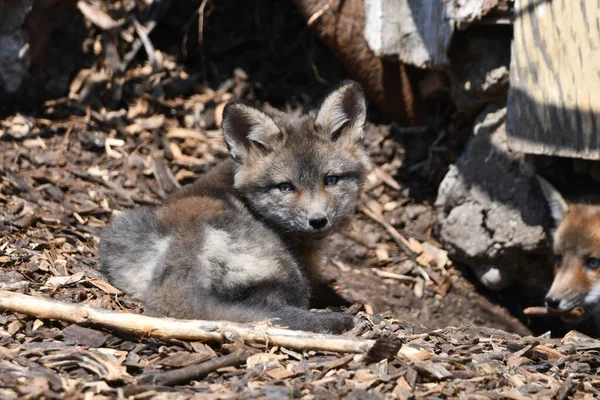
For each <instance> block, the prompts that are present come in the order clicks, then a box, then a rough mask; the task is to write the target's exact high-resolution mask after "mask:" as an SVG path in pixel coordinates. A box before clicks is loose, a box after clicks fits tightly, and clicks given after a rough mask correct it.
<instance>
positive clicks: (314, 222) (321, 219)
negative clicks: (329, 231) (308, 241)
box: [308, 215, 328, 229]
mask: <svg viewBox="0 0 600 400" xmlns="http://www.w3.org/2000/svg"><path fill="white" fill-rule="evenodd" d="M327 222H328V221H327V217H326V216H324V215H315V216H313V217H310V218H309V219H308V224H309V225H310V226H311V228H313V229H321V228H325V226H326V225H327Z"/></svg>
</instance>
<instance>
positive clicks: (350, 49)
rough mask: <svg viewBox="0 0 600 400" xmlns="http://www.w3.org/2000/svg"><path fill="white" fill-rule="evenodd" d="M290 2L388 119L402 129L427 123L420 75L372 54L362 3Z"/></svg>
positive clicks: (338, 0) (340, 0)
mask: <svg viewBox="0 0 600 400" xmlns="http://www.w3.org/2000/svg"><path fill="white" fill-rule="evenodd" d="M292 2H293V4H294V5H295V6H296V8H297V9H298V10H299V11H300V13H301V14H302V15H303V17H304V18H305V19H306V20H307V25H309V26H310V28H311V29H312V30H313V31H314V32H315V33H316V34H317V36H318V37H319V38H320V39H321V40H322V41H323V43H325V45H326V46H327V47H328V48H329V49H330V50H331V51H332V53H333V54H335V56H336V57H337V58H338V59H339V60H340V62H341V63H342V64H343V65H344V67H345V68H346V69H347V70H348V73H349V74H350V75H351V76H352V78H353V79H355V80H356V81H357V82H359V83H360V84H361V86H362V87H363V88H364V90H365V92H366V94H367V96H368V97H369V99H370V100H372V101H373V102H374V103H375V104H376V105H377V107H378V108H379V109H380V110H381V112H382V113H383V114H384V115H385V116H386V117H387V118H390V119H392V120H394V121H396V122H398V123H400V124H401V125H405V126H416V125H423V124H424V123H425V122H426V118H427V113H426V112H425V110H424V108H425V106H424V104H423V102H422V99H421V95H420V93H419V89H418V87H419V80H420V79H421V77H422V76H423V75H424V74H423V72H422V71H419V70H418V69H416V68H414V67H411V66H409V65H405V64H402V63H400V62H399V61H398V60H397V58H396V59H393V60H387V59H386V60H383V59H380V58H379V57H377V56H376V55H375V54H374V53H373V52H372V51H371V49H370V48H369V46H368V44H367V41H366V39H365V37H364V35H363V31H364V27H365V10H364V3H365V2H364V0H333V1H332V0H293V1H292ZM309 21H310V24H309V23H308V22H309Z"/></svg>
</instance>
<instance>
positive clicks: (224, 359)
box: [0, 2, 600, 399]
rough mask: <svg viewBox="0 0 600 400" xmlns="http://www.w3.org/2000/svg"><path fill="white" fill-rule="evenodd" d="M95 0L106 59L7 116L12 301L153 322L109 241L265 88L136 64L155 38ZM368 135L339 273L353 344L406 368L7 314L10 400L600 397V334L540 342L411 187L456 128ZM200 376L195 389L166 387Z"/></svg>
mask: <svg viewBox="0 0 600 400" xmlns="http://www.w3.org/2000/svg"><path fill="white" fill-rule="evenodd" d="M147 3H151V2H147ZM89 4H91V6H93V7H92V9H89V8H88V9H86V13H85V16H86V18H87V19H88V25H87V29H88V32H89V38H90V43H88V44H89V46H91V47H90V48H91V49H92V52H93V54H95V57H96V59H95V61H94V63H93V65H89V66H88V67H86V68H82V69H81V70H79V72H78V73H77V74H76V75H75V76H74V77H70V78H69V79H70V85H69V93H68V94H65V96H64V97H59V98H54V99H51V100H48V101H46V102H45V103H44V104H43V106H42V107H41V109H40V110H39V112H38V113H36V114H35V116H29V115H24V114H19V113H13V114H11V115H9V116H7V117H6V118H4V119H2V120H0V268H1V270H0V271H1V273H0V289H6V290H11V291H16V292H21V293H26V294H30V295H33V296H39V297H47V298H52V299H55V300H59V301H63V302H69V303H81V304H89V305H92V306H96V307H102V308H106V309H110V310H119V311H127V312H131V313H142V312H143V305H142V304H140V303H138V302H137V301H135V300H133V299H131V298H129V297H128V296H127V295H126V294H124V293H122V292H121V291H120V290H119V289H117V288H115V287H113V286H112V285H110V284H109V283H108V282H107V281H106V280H105V279H104V278H103V277H102V276H101V275H100V274H99V272H98V271H97V270H96V265H97V246H98V240H99V239H98V238H99V233H100V232H101V230H102V228H103V227H104V226H106V224H107V222H108V220H109V218H110V216H111V215H112V213H113V212H115V211H117V212H118V211H119V210H123V209H127V208H132V207H139V206H144V205H156V204H160V202H161V201H162V200H163V199H164V198H165V197H166V196H167V195H168V194H169V193H171V192H172V191H173V190H176V189H177V188H178V187H180V186H182V185H185V184H187V183H190V182H192V181H193V180H194V179H195V178H196V177H197V176H198V175H199V174H201V173H203V172H205V171H207V170H209V169H210V168H211V167H213V166H214V165H215V164H216V163H218V162H219V161H220V160H222V159H224V158H226V157H227V151H226V147H225V145H224V142H223V139H222V137H221V134H220V131H219V125H220V113H221V111H222V108H223V107H224V105H225V104H226V102H227V101H229V100H231V99H238V98H246V97H252V98H253V96H255V94H256V93H257V90H256V89H257V88H258V85H257V84H256V83H255V82H253V80H252V78H251V77H250V76H248V74H247V73H246V72H245V71H244V70H242V69H236V70H235V71H233V73H232V74H231V76H230V77H228V78H224V79H223V80H222V82H221V83H220V85H219V86H218V87H216V88H210V87H209V86H208V85H199V84H198V80H197V79H192V78H191V77H190V76H191V75H190V72H189V71H188V70H187V69H186V68H185V67H184V66H182V65H180V64H179V63H178V61H177V59H176V58H175V57H173V56H170V55H169V54H167V53H164V52H162V51H158V50H154V52H153V54H154V57H150V58H149V59H145V57H146V56H144V55H143V54H144V52H143V50H141V51H140V53H141V55H136V56H135V57H134V55H132V53H131V49H132V48H134V47H135V43H136V41H135V37H136V35H139V32H140V28H139V26H138V27H137V29H136V27H135V23H134V22H132V20H130V19H127V18H125V17H126V15H125V14H126V12H125V11H124V9H122V8H119V7H118V6H119V4H121V3H120V2H112V3H111V4H110V5H106V4H104V3H102V4H100V3H99V2H98V3H97V2H90V3H89ZM107 7H108V8H107ZM207 10H208V9H207ZM124 13H125V14H124ZM108 15H113V16H115V18H114V19H115V20H117V21H118V22H119V24H122V25H120V26H121V27H120V28H118V29H120V31H119V35H117V37H118V40H116V39H115V37H114V36H111V40H106V35H105V33H104V32H103V30H102V28H100V27H98V24H101V23H110V20H106V18H104V17H105V16H108ZM98 16H100V17H98ZM94 18H96V19H95V20H94ZM98 18H100V19H98ZM140 20H142V23H145V24H146V28H149V27H150V25H149V24H148V21H147V20H146V21H145V22H144V20H143V19H142V18H141V17H140ZM94 21H95V22H94ZM99 21H101V22H99ZM102 21H103V22H102ZM107 21H108V22H107ZM142 35H143V34H142ZM145 45H146V46H147V43H146V44H145ZM140 46H141V47H143V46H144V43H141V44H140ZM128 54H129V55H131V56H132V57H133V58H132V59H131V60H129V58H128V57H129V56H128ZM136 54H137V53H136ZM253 101H255V99H254V98H253ZM115 105H119V106H115ZM367 132H368V136H367V147H368V150H369V152H370V153H371V155H372V159H373V162H374V164H375V169H374V170H373V172H372V173H371V175H370V176H369V179H368V182H367V185H366V188H365V194H364V196H363V200H362V202H361V205H360V207H359V210H358V215H357V216H356V218H355V221H354V222H353V224H352V225H351V226H350V227H349V228H348V230H346V231H344V232H341V233H338V234H336V235H334V236H333V238H332V240H331V242H332V243H331V249H330V258H329V259H328V261H327V264H326V266H325V268H324V275H325V277H326V278H329V279H330V280H331V282H332V284H333V286H334V287H335V288H336V290H338V291H339V292H340V293H342V294H343V295H344V296H345V297H347V298H349V299H350V300H352V301H353V302H355V303H357V306H355V307H352V308H351V310H350V311H351V312H353V313H355V314H357V315H358V316H359V318H361V320H362V321H363V323H362V325H361V326H360V328H359V329H357V330H355V331H353V332H351V333H349V335H354V336H358V337H361V338H365V339H377V338H381V337H384V338H385V337H387V338H395V339H397V340H399V341H400V342H401V343H402V347H401V348H400V350H399V352H398V353H397V354H396V355H395V356H394V357H392V358H390V359H383V360H372V359H369V357H366V356H365V355H354V354H335V353H328V352H320V351H304V352H298V351H294V350H291V349H286V348H283V347H277V346H275V347H273V346H266V347H264V346H250V345H247V344H244V343H242V342H241V341H240V340H236V338H231V340H230V341H229V342H228V343H224V344H217V343H200V342H183V341H178V340H170V341H164V340H157V339H152V338H139V337H131V336H128V335H124V334H120V333H116V332H111V331H107V330H102V329H93V328H89V327H81V326H77V325H72V324H67V323H64V322H60V321H51V320H45V319H38V318H35V317H30V316H26V315H20V314H14V313H10V312H4V313H3V314H2V315H0V397H1V398H6V399H11V398H32V399H33V398H65V397H68V398H114V397H129V398H136V399H144V398H211V399H212V398H215V399H216V398H219V399H221V398H240V397H243V398H250V397H261V398H285V397H298V398H300V397H302V398H348V399H371V398H373V399H379V398H399V399H409V398H430V399H434V398H465V399H467V398H472V399H487V398H498V399H500V398H510V399H530V398H540V399H541V398H559V399H563V398H597V397H598V395H599V388H600V377H599V376H598V375H597V371H598V367H599V366H600V354H599V351H600V341H599V340H595V339H592V338H589V337H586V336H583V335H581V334H579V333H576V332H571V333H569V334H567V335H566V336H565V337H564V338H561V339H553V338H550V337H549V335H542V336H538V337H535V336H533V335H532V334H531V331H530V330H529V329H528V327H526V326H525V325H524V324H523V323H521V322H520V321H518V320H517V319H515V318H513V317H512V316H511V315H510V314H509V313H508V312H507V311H506V310H505V309H503V308H501V307H498V306H497V305H495V304H493V303H492V302H491V301H490V300H489V299H487V298H485V297H484V296H482V295H480V294H479V293H478V292H477V291H476V290H475V288H474V287H473V285H472V284H471V283H470V282H469V281H468V280H467V279H465V277H464V276H463V274H462V273H461V272H460V271H459V270H457V269H456V268H455V266H454V265H453V264H452V262H451V261H450V260H449V259H448V256H447V253H446V252H445V251H444V250H443V249H441V248H440V246H439V245H438V244H437V243H436V242H435V240H434V238H433V236H432V225H433V222H434V220H435V212H434V210H433V206H432V205H431V197H428V196H424V197H423V198H420V199H417V198H416V195H415V190H414V187H413V182H412V181H410V180H409V179H408V178H410V177H412V176H413V175H414V174H419V173H422V175H423V176H428V175H435V174H437V173H438V172H439V165H438V164H439V162H440V159H439V154H445V153H447V152H451V151H452V150H451V149H449V148H447V146H446V141H445V139H446V134H447V132H446V133H444V134H442V133H440V134H434V135H433V138H432V139H429V141H430V143H429V145H430V146H429V147H427V146H423V145H422V143H421V142H419V143H421V145H420V147H421V150H420V151H421V152H422V153H424V156H423V157H421V158H420V159H411V157H412V155H411V154H412V152H413V151H417V150H415V149H413V148H411V151H410V152H407V151H406V150H405V149H406V147H405V145H406V143H407V142H406V141H405V140H404V139H405V138H406V137H408V138H409V139H407V140H408V142H409V143H413V144H414V143H415V140H416V141H418V140H419V139H415V137H419V135H421V136H423V135H425V133H424V132H421V131H418V130H417V131H405V130H402V129H401V128H398V127H393V126H390V125H382V124H378V125H377V124H373V123H370V124H369V126H368V129H367ZM399 138H400V139H399ZM416 147H418V146H415V148H416ZM408 153H410V154H408ZM433 170H435V171H433ZM403 178H407V179H406V180H404V179H403ZM421 324H422V325H421ZM451 325H455V326H460V327H448V326H451ZM478 325H484V326H485V327H482V326H478ZM496 328H500V329H502V330H500V329H496ZM507 331H511V332H513V333H509V332H507ZM517 333H518V334H517ZM186 368H187V369H186ZM190 368H192V370H193V371H194V374H195V375H194V374H192V375H189V374H188V375H185V374H184V375H185V376H187V378H186V379H185V380H184V381H181V380H177V379H171V378H169V379H167V378H168V377H172V376H173V374H172V373H173V372H177V371H179V373H181V372H182V371H183V372H186V371H189V369H190ZM194 368H195V369H194ZM169 373H171V375H169Z"/></svg>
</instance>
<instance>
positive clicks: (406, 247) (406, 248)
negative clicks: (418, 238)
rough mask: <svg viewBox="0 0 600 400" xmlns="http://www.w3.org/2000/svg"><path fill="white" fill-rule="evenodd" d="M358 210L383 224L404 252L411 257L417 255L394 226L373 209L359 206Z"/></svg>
mask: <svg viewBox="0 0 600 400" xmlns="http://www.w3.org/2000/svg"><path fill="white" fill-rule="evenodd" d="M359 210H360V211H361V212H362V213H363V214H365V215H366V216H367V217H369V218H371V219H372V220H373V221H375V222H377V223H378V224H379V225H381V226H383V227H384V228H385V230H386V231H388V233H389V234H390V236H391V237H392V239H394V242H396V244H397V245H398V247H400V248H401V249H402V250H404V252H405V253H406V254H408V255H409V256H411V257H416V256H417V255H418V253H417V252H415V251H414V250H413V249H412V248H411V247H412V244H411V243H410V242H409V241H408V239H406V238H405V237H404V236H402V234H401V233H400V232H398V230H397V229H396V228H394V227H393V226H392V225H391V224H390V223H389V222H387V221H386V220H384V219H383V218H381V217H379V216H378V215H377V214H375V213H374V212H373V211H371V210H369V209H368V208H367V207H365V206H360V207H359Z"/></svg>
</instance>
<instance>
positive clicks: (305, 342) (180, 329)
mask: <svg viewBox="0 0 600 400" xmlns="http://www.w3.org/2000/svg"><path fill="white" fill-rule="evenodd" d="M0 309H3V310H7V311H12V312H15V313H21V314H27V315H31V316H35V317H37V318H45V319H55V320H60V321H66V322H70V323H74V324H78V325H82V326H90V325H92V326H99V327H103V328H106V329H109V330H115V331H120V332H125V333H129V334H133V335H136V336H142V337H148V336H151V337H155V338H159V339H180V340H192V341H194V340H198V341H212V342H226V341H230V340H231V339H232V338H237V339H240V340H242V341H244V342H246V343H248V344H258V345H267V344H268V345H272V346H284V347H287V348H290V349H295V350H302V351H304V350H320V351H331V352H337V353H359V354H366V353H369V352H370V351H371V349H372V348H373V346H374V345H375V343H376V341H375V340H366V339H359V338H349V337H343V336H336V335H324V334H317V333H312V332H303V331H292V330H288V329H281V328H271V327H267V326H261V325H251V324H240V323H235V322H225V321H201V320H181V319H172V318H153V317H147V316H145V315H138V314H130V313H123V312H118V311H110V310H105V309H102V308H97V307H92V306H89V305H85V304H68V303H61V302H58V301H54V300H49V299H45V298H40V297H34V296H29V295H26V294H20V293H13V292H9V291H6V290H0Z"/></svg>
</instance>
